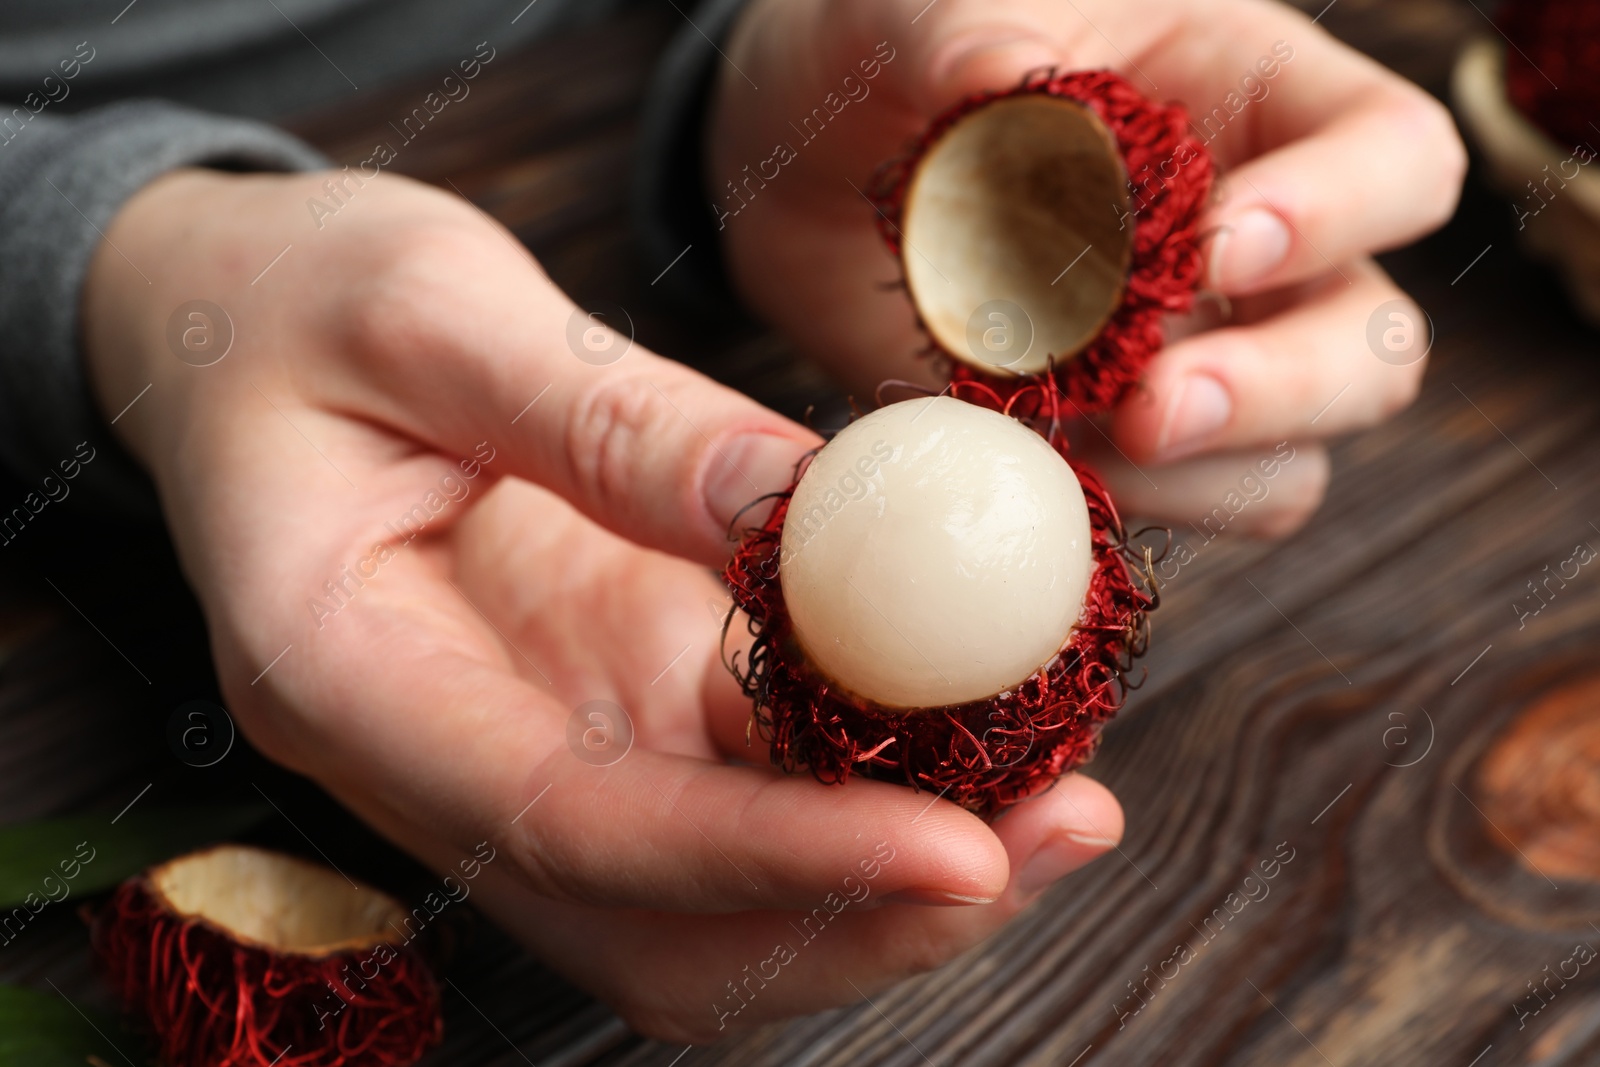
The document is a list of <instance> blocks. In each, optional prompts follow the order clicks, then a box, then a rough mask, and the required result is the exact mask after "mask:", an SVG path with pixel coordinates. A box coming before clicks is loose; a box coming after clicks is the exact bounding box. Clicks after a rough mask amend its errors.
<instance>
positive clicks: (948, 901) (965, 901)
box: [879, 889, 995, 908]
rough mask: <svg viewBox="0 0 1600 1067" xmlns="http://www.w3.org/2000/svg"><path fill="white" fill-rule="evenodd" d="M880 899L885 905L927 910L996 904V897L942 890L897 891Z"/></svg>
mask: <svg viewBox="0 0 1600 1067" xmlns="http://www.w3.org/2000/svg"><path fill="white" fill-rule="evenodd" d="M879 899H880V900H882V901H883V903H885V904H917V905H920V906H922V907H925V908H960V907H967V906H968V905H971V904H993V903H994V902H995V898H994V897H969V896H963V895H962V894H960V893H946V892H945V891H944V890H942V889H897V890H895V891H894V892H893V893H885V894H884V895H883V896H882V897H880V898H879Z"/></svg>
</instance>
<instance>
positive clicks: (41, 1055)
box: [0, 985, 139, 1067]
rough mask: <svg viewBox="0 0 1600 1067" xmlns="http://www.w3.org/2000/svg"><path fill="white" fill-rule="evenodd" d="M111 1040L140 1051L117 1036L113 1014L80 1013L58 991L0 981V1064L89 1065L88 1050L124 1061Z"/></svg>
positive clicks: (105, 1059)
mask: <svg viewBox="0 0 1600 1067" xmlns="http://www.w3.org/2000/svg"><path fill="white" fill-rule="evenodd" d="M96 1028H98V1029H96ZM113 1041H118V1042H120V1043H121V1044H122V1045H123V1046H125V1047H126V1048H127V1051H128V1053H130V1054H135V1055H136V1054H137V1053H138V1051H139V1050H138V1049H137V1048H136V1047H135V1043H134V1042H132V1041H129V1040H124V1039H122V1038H121V1037H120V1036H118V1029H117V1024H116V1021H115V1020H114V1019H109V1018H106V1017H105V1016H102V1015H99V1014H98V1013H93V1012H91V1013H88V1014H87V1015H80V1014H79V1013H78V1009H77V1008H75V1007H74V1006H73V1005H72V1004H69V1003H68V1002H67V1000H66V998H64V997H62V996H60V995H58V994H55V993H42V992H39V991H37V990H33V989H23V988H21V987H19V986H5V985H0V1067H85V1065H86V1064H88V1063H90V1062H92V1061H91V1060H90V1059H89V1057H90V1056H94V1057H95V1058H96V1059H98V1060H100V1061H101V1062H103V1063H107V1064H112V1065H121V1064H126V1063H127V1062H129V1061H128V1060H127V1059H126V1057H125V1056H124V1055H123V1053H122V1052H121V1051H119V1050H118V1048H117V1046H116V1045H114V1044H112V1042H113ZM134 1062H137V1061H134Z"/></svg>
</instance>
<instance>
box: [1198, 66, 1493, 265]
mask: <svg viewBox="0 0 1600 1067" xmlns="http://www.w3.org/2000/svg"><path fill="white" fill-rule="evenodd" d="M1311 62H1312V63H1314V62H1315V61H1314V60H1312V61H1311ZM1297 79H1298V80H1300V81H1304V82H1313V81H1315V82H1316V84H1318V85H1325V84H1327V83H1326V80H1325V79H1324V80H1318V79H1319V75H1318V72H1317V71H1316V70H1315V68H1314V67H1313V66H1312V65H1311V63H1308V64H1307V65H1305V66H1302V67H1299V68H1289V69H1287V70H1286V71H1285V74H1284V81H1285V83H1286V85H1293V84H1294V83H1295V81H1296V80H1297ZM1363 80H1364V81H1365V82H1366V87H1365V90H1364V91H1363V92H1361V93H1360V94H1359V95H1355V96H1353V97H1351V98H1350V99H1349V100H1348V101H1347V102H1345V103H1344V104H1343V106H1342V108H1341V109H1340V110H1339V111H1337V112H1335V113H1333V114H1330V115H1327V116H1326V117H1322V115H1321V113H1322V112H1323V111H1324V110H1325V109H1326V108H1327V106H1328V104H1329V103H1330V102H1329V101H1326V100H1323V101H1319V102H1318V104H1317V105H1316V107H1315V110H1314V112H1313V114H1310V115H1303V116H1295V117H1294V119H1291V120H1290V122H1289V126H1290V129H1292V130H1293V131H1294V133H1295V135H1296V136H1295V137H1294V139H1292V140H1289V141H1288V142H1287V143H1285V144H1283V145H1282V146H1281V147H1277V148H1274V149H1271V150H1269V151H1266V152H1264V153H1263V154H1262V155H1260V156H1258V157H1256V158H1253V159H1250V160H1249V161H1248V162H1245V163H1243V164H1241V165H1240V166H1238V167H1236V168H1235V169H1233V170H1231V171H1228V172H1226V173H1225V174H1224V176H1223V178H1222V182H1221V186H1220V190H1221V194H1222V196H1221V202H1220V203H1219V204H1218V205H1217V206H1216V207H1214V208H1212V209H1211V210H1210V211H1209V212H1208V213H1207V216H1206V218H1205V219H1204V220H1203V221H1202V223H1201V229H1202V231H1210V232H1212V233H1213V234H1214V236H1213V237H1212V239H1211V241H1210V244H1209V248H1208V249H1207V278H1208V283H1209V284H1210V285H1211V286H1212V287H1213V288H1215V289H1218V290H1220V291H1221V292H1224V293H1228V294H1232V295H1240V294H1246V293H1255V292H1261V291H1262V290H1265V289H1270V288H1273V287H1275V286H1282V285H1288V284H1292V283H1294V282H1300V281H1304V280H1306V279H1308V278H1312V277H1315V276H1317V275H1319V274H1322V273H1324V272H1327V271H1330V270H1331V271H1335V272H1337V271H1338V270H1340V266H1339V265H1340V264H1343V263H1344V262H1346V261H1347V260H1350V259H1352V258H1355V257H1357V256H1361V255H1365V254H1369V253H1375V252H1381V251H1385V250H1387V249H1391V248H1396V247H1399V246H1400V245H1403V244H1406V243H1408V242H1410V241H1412V240H1415V239H1416V238H1418V237H1421V236H1422V235H1423V234H1426V233H1429V232H1431V231H1433V230H1435V229H1437V228H1438V227H1440V226H1441V225H1443V224H1444V223H1445V222H1446V221H1447V220H1448V219H1449V218H1450V216H1451V215H1453V214H1454V213H1455V208H1456V202H1457V200H1458V199H1459V197H1460V193H1461V182H1462V178H1463V177H1464V175H1465V173H1466V164H1467V158H1466V150H1465V148H1464V147H1463V146H1462V144H1461V138H1460V136H1459V135H1458V134H1457V132H1456V128H1455V125H1454V123H1453V122H1452V121H1451V119H1450V115H1449V112H1448V111H1447V110H1446V109H1445V107H1444V105H1442V104H1440V103H1439V102H1438V101H1437V100H1435V99H1433V98H1432V97H1431V96H1428V95H1427V94H1426V93H1424V92H1423V91H1422V90H1421V89H1419V88H1417V87H1416V86H1414V85H1412V84H1411V83H1409V82H1406V81H1404V80H1402V79H1400V78H1397V77H1395V76H1393V75H1388V74H1386V73H1382V72H1377V71H1374V72H1372V73H1371V74H1370V76H1369V77H1368V78H1366V79H1363ZM1306 89H1307V91H1315V90H1314V87H1313V86H1311V85H1307V86H1306ZM1337 95H1338V96H1340V97H1344V96H1347V95H1349V94H1348V91H1347V92H1345V93H1340V94H1337ZM1278 99H1282V100H1283V101H1284V106H1285V107H1293V106H1295V104H1296V103H1297V99H1296V97H1295V96H1294V95H1291V94H1290V92H1289V91H1288V90H1287V89H1286V90H1285V92H1284V93H1283V95H1282V96H1281V97H1279V98H1278ZM1308 119H1309V120H1312V122H1313V123H1314V124H1313V125H1312V126H1311V128H1310V129H1304V128H1301V127H1302V124H1303V122H1304V121H1305V120H1308ZM1319 119H1320V121H1318V120H1319Z"/></svg>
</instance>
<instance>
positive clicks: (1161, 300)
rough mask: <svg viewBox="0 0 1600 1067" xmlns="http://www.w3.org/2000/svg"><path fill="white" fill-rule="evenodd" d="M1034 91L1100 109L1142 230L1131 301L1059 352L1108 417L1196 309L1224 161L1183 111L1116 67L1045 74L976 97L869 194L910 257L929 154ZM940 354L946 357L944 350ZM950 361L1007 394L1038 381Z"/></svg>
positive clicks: (885, 231)
mask: <svg viewBox="0 0 1600 1067" xmlns="http://www.w3.org/2000/svg"><path fill="white" fill-rule="evenodd" d="M1024 93H1039V94H1045V95H1049V96H1056V97H1061V98H1064V99H1068V100H1073V101H1076V102H1077V103H1079V104H1082V105H1083V106H1085V107H1087V108H1088V109H1089V110H1091V111H1093V112H1094V114H1095V115H1096V116H1098V117H1099V119H1100V120H1101V121H1102V122H1103V123H1104V124H1105V126H1106V128H1107V129H1108V130H1109V131H1110V132H1111V134H1112V136H1113V137H1114V138H1115V139H1116V143H1117V148H1118V151H1119V153H1120V154H1121V156H1122V164H1123V169H1124V171H1125V172H1126V174H1127V177H1128V185H1129V190H1130V194H1131V203H1130V207H1129V210H1130V212H1131V214H1132V219H1131V223H1132V225H1133V226H1134V234H1133V248H1132V259H1131V262H1130V263H1129V266H1128V279H1127V284H1126V286H1125V287H1124V289H1123V292H1122V298H1121V303H1120V304H1119V305H1118V306H1117V308H1116V309H1115V310H1114V311H1113V312H1112V314H1111V317H1110V318H1109V319H1108V320H1107V322H1106V324H1105V326H1104V327H1103V328H1102V329H1101V331H1100V333H1099V334H1098V335H1097V336H1096V337H1095V338H1094V339H1093V340H1092V341H1090V342H1089V344H1088V345H1087V346H1086V347H1085V348H1084V349H1083V350H1082V351H1080V352H1078V353H1077V354H1075V355H1067V356H1065V357H1064V358H1061V354H1060V353H1053V355H1056V356H1057V357H1058V358H1057V359H1056V360H1055V367H1054V370H1053V371H1052V372H1051V373H1052V374H1053V375H1054V377H1055V379H1056V384H1057V386H1058V388H1059V389H1060V390H1061V392H1062V394H1063V395H1064V396H1066V398H1067V399H1068V400H1069V401H1071V402H1072V404H1073V405H1075V406H1076V407H1077V408H1078V409H1079V410H1080V411H1084V412H1101V411H1108V410H1110V409H1111V408H1112V407H1114V406H1115V405H1116V404H1117V402H1118V401H1120V400H1121V399H1122V397H1123V396H1124V395H1126V393H1127V392H1128V390H1129V389H1130V388H1131V387H1132V386H1133V385H1134V384H1136V383H1137V382H1138V380H1139V378H1140V376H1141V375H1142V374H1143V373H1144V369H1145V367H1146V366H1147V365H1148V364H1149V362H1150V359H1151V357H1153V356H1154V355H1155V353H1156V352H1157V351H1159V350H1160V348H1161V346H1162V341H1163V337H1162V328H1161V320H1162V317H1163V316H1165V315H1168V314H1173V313H1181V312H1184V311H1188V310H1189V309H1190V308H1191V307H1193V306H1194V298H1195V291H1196V289H1197V288H1198V287H1199V284H1200V278H1201V274H1202V273H1203V267H1204V264H1203V261H1202V257H1201V254H1200V243H1199V240H1200V235H1199V222H1200V216H1201V214H1202V212H1203V211H1204V209H1205V206H1206V203H1207V201H1208V200H1209V198H1210V196H1211V186H1212V181H1213V178H1214V175H1215V165H1214V163H1213V161H1212V158H1211V154H1210V151H1209V150H1208V149H1207V148H1206V143H1205V141H1204V140H1202V139H1201V138H1200V137H1198V136H1196V135H1195V133H1194V130H1193V127H1192V125H1191V123H1190V121H1189V115H1188V112H1187V111H1186V110H1185V109H1184V108H1183V107H1182V106H1181V105H1179V104H1159V103H1156V102H1154V101H1152V100H1150V99H1148V98H1146V97H1145V96H1144V94H1143V93H1141V92H1139V90H1138V89H1136V88H1135V87H1134V86H1133V84H1132V83H1130V82H1129V81H1128V80H1127V79H1126V78H1123V77H1122V76H1121V75H1119V74H1115V73H1113V72H1111V71H1108V70H1094V71H1075V72H1072V73H1068V74H1056V73H1055V72H1053V71H1040V72H1037V73H1034V74H1030V75H1028V76H1027V77H1026V78H1025V79H1024V80H1023V82H1022V84H1021V85H1018V86H1017V87H1015V88H1013V89H1007V90H1003V91H998V92H983V93H978V94H975V95H973V96H971V97H969V98H967V99H966V100H964V101H962V102H961V103H959V104H957V105H956V106H955V107H953V108H951V109H950V110H949V111H946V112H945V113H944V114H942V115H940V116H939V117H938V118H937V119H935V120H934V122H933V123H932V124H931V125H930V126H929V127H928V129H927V130H926V131H924V132H923V134H922V135H921V136H920V137H919V138H918V139H917V140H916V141H915V142H914V143H913V144H912V145H911V147H910V148H909V149H908V150H907V151H906V153H905V154H904V155H902V156H900V157H899V158H897V159H894V160H892V161H890V162H889V163H886V164H884V165H883V166H882V167H881V168H879V170H878V172H877V173H876V174H875V175H874V176H873V178H872V181H871V184H870V186H869V190H868V192H869V195H870V196H871V198H872V200H873V202H874V204H875V206H876V207H877V209H878V219H877V223H878V230H879V233H880V234H881V235H882V236H883V239H884V241H885V242H886V243H887V244H888V246H889V248H890V250H891V251H893V252H894V254H895V255H896V256H899V255H901V254H902V249H901V234H902V230H903V223H904V211H905V203H906V196H907V193H908V191H909V189H910V186H911V181H912V178H913V176H914V175H915V174H916V171H917V166H918V164H919V163H920V162H921V160H922V158H923V157H924V156H925V155H926V154H927V152H928V150H929V149H930V148H932V146H933V145H934V144H935V143H937V142H938V140H939V139H940V138H941V137H942V136H943V135H944V134H945V133H946V131H948V130H949V129H950V127H951V126H953V125H955V123H957V122H958V121H960V120H961V119H963V118H965V117H966V116H967V115H969V114H971V113H972V112H973V111H976V110H978V109H979V108H982V107H984V106H985V105H987V104H990V103H993V102H994V101H995V100H999V99H1003V98H1005V97H1011V96H1016V95H1019V94H1024ZM1108 210H1110V208H1109V207H1108ZM1125 221H1127V220H1125ZM934 351H936V352H937V351H939V349H938V346H937V345H936V344H935V345H934ZM950 362H951V363H952V367H951V375H952V377H954V378H955V379H956V380H958V381H959V380H975V381H982V382H984V383H986V384H987V385H989V386H990V387H991V388H993V389H994V390H996V391H997V392H999V393H1000V394H1001V395H1007V394H1009V393H1011V392H1013V391H1015V390H1018V389H1024V388H1026V387H1027V382H1028V376H1023V377H1010V378H1002V377H999V376H996V375H992V374H986V373H984V371H983V370H982V369H980V368H976V367H972V366H970V365H968V364H966V363H964V362H962V361H961V360H960V359H951V360H950Z"/></svg>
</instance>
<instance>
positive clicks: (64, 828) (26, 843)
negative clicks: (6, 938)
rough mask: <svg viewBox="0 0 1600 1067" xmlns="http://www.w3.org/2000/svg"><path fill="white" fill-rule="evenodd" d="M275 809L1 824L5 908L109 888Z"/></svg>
mask: <svg viewBox="0 0 1600 1067" xmlns="http://www.w3.org/2000/svg"><path fill="white" fill-rule="evenodd" d="M269 811H270V809H268V808H265V807H262V806H261V805H258V804H252V805H240V806H236V807H210V808H161V807H155V806H151V807H147V808H135V809H134V810H132V811H129V812H126V813H125V814H123V815H122V816H120V817H119V818H118V819H117V820H116V822H115V823H113V822H112V820H111V816H109V815H75V816H72V817H70V818H64V819H41V820H39V821H37V822H31V823H22V824H20V825H17V826H5V827H0V911H7V910H9V909H14V908H17V907H19V906H21V905H23V904H24V902H25V901H27V898H28V895H29V894H30V893H31V894H33V895H34V900H33V903H32V904H31V905H29V907H28V908H25V909H24V910H23V914H25V915H26V914H27V913H28V911H30V910H31V911H42V910H43V906H44V905H43V903H42V902H45V901H48V900H51V899H55V900H57V901H58V902H59V901H64V900H66V899H68V898H70V897H81V896H86V895H88V894H90V893H96V892H99V891H100V890H102V889H109V888H110V887H111V886H114V885H116V884H117V883H119V882H121V881H123V880H124V879H126V878H128V877H130V876H132V875H135V874H138V873H139V872H140V871H142V870H144V869H145V868H146V867H149V866H152V865H153V864H157V863H160V862H161V861H162V860H167V859H171V858H172V857H173V856H177V855H181V854H182V853H185V852H188V851H190V850H192V849H196V848H199V847H200V846H201V845H206V844H210V843H212V842H215V841H222V840H225V839H227V838H230V837H233V836H234V835H236V834H238V833H240V832H241V831H243V830H246V829H248V828H249V827H251V826H253V825H255V824H256V823H258V822H260V821H261V820H262V819H263V818H264V817H266V815H267V814H269ZM11 915H12V916H15V915H16V913H15V912H14V911H13V912H11ZM3 918H4V917H0V919H3ZM13 925H16V923H15V922H13ZM11 933H12V935H13V936H15V934H16V933H17V931H16V930H12V931H11ZM0 1062H3V1061H0Z"/></svg>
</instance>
